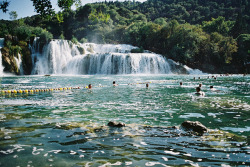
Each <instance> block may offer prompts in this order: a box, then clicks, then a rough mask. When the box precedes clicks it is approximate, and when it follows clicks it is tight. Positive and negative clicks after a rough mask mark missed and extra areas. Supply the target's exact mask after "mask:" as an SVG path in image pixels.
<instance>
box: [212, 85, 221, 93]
mask: <svg viewBox="0 0 250 167" xmlns="http://www.w3.org/2000/svg"><path fill="white" fill-rule="evenodd" d="M210 90H211V91H215V92H219V91H220V90H217V89H215V88H214V86H210Z"/></svg>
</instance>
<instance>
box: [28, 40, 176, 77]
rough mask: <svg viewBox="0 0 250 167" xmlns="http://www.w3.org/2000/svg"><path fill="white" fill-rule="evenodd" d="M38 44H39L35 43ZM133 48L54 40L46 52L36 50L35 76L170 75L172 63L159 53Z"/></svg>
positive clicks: (34, 55)
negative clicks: (139, 50)
mask: <svg viewBox="0 0 250 167" xmlns="http://www.w3.org/2000/svg"><path fill="white" fill-rule="evenodd" d="M35 44H36V45H37V43H35ZM135 48H136V47H134V46H131V45H124V44H121V45H113V44H105V45H102V44H93V43H85V44H77V45H76V44H73V43H71V42H70V41H66V40H53V41H51V42H50V43H49V44H48V45H46V46H45V47H44V48H43V51H42V53H39V52H38V50H37V49H35V48H34V47H33V50H32V60H33V61H34V62H33V71H32V74H40V75H42V74H168V73H171V70H170V67H169V64H168V61H167V60H166V59H165V58H164V57H162V56H161V55H158V54H155V53H131V49H135Z"/></svg>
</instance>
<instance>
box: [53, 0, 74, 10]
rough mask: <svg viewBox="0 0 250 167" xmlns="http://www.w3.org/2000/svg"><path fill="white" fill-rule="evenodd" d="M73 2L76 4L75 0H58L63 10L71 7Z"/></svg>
mask: <svg viewBox="0 0 250 167" xmlns="http://www.w3.org/2000/svg"><path fill="white" fill-rule="evenodd" d="M73 4H74V0H58V1H57V5H58V6H59V7H60V8H61V9H63V10H65V9H70V8H71V6H72V5H73Z"/></svg>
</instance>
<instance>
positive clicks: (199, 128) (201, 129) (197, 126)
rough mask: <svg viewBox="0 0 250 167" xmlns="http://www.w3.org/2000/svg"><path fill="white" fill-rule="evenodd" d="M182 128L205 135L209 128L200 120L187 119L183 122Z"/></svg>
mask: <svg viewBox="0 0 250 167" xmlns="http://www.w3.org/2000/svg"><path fill="white" fill-rule="evenodd" d="M181 128H182V129H184V130H186V131H193V132H196V133H198V135H203V134H204V133H205V132H207V131H208V129H207V128H206V127H205V126H204V125H202V124H201V123H200V122H199V121H195V122H193V121H185V122H183V123H182V124H181Z"/></svg>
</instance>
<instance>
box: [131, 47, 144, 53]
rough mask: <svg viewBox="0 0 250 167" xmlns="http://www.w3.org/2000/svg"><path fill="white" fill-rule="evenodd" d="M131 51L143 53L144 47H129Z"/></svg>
mask: <svg viewBox="0 0 250 167" xmlns="http://www.w3.org/2000/svg"><path fill="white" fill-rule="evenodd" d="M131 53H144V49H143V48H136V49H131Z"/></svg>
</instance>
